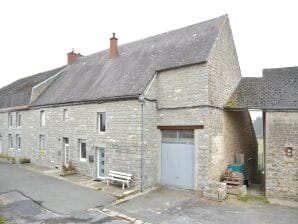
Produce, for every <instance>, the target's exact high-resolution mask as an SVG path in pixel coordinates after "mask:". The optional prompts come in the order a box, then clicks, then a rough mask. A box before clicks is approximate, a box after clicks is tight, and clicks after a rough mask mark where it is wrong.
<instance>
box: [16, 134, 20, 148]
mask: <svg viewBox="0 0 298 224" xmlns="http://www.w3.org/2000/svg"><path fill="white" fill-rule="evenodd" d="M16 149H21V135H18V134H17V135H16Z"/></svg>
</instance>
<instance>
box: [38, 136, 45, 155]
mask: <svg viewBox="0 0 298 224" xmlns="http://www.w3.org/2000/svg"><path fill="white" fill-rule="evenodd" d="M45 149H46V137H45V136H44V135H40V136H39V151H40V152H44V151H45Z"/></svg>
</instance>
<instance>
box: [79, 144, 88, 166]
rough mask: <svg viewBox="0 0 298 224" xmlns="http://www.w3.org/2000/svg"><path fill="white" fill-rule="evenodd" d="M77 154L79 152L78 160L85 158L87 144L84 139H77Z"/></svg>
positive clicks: (84, 159)
mask: <svg viewBox="0 0 298 224" xmlns="http://www.w3.org/2000/svg"><path fill="white" fill-rule="evenodd" d="M79 151H80V152H79V154H80V161H83V162H84V161H86V160H87V144H86V141H84V140H79Z"/></svg>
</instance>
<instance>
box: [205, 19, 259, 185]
mask: <svg viewBox="0 0 298 224" xmlns="http://www.w3.org/2000/svg"><path fill="white" fill-rule="evenodd" d="M208 74H209V75H208V86H209V92H208V105H209V111H208V114H209V116H208V126H209V143H208V148H209V154H210V156H209V170H210V172H209V178H210V179H211V180H217V181H218V180H220V176H221V174H222V173H223V172H224V170H225V169H226V167H227V165H228V163H231V162H234V159H235V152H236V151H237V150H239V144H228V142H229V141H230V139H237V138H239V137H240V135H241V134H239V133H238V132H235V131H227V130H229V129H230V126H231V124H230V123H231V122H228V120H227V119H226V112H224V108H223V107H224V105H225V103H226V102H227V100H228V98H229V97H230V95H231V94H232V93H233V91H234V89H235V88H236V87H237V85H238V83H239V81H240V79H241V71H240V67H239V62H238V57H237V52H236V48H235V44H234V40H233V35H232V31H231V28H230V25H229V21H227V22H226V23H225V24H224V28H223V30H222V33H221V34H220V36H219V37H218V40H217V41H216V43H215V46H214V48H213V50H212V53H211V55H210V58H209V61H208ZM248 117H249V115H248ZM248 117H244V116H242V118H245V121H244V122H247V120H248ZM231 119H232V118H231ZM231 119H230V121H231ZM233 122H234V123H236V124H237V125H235V126H238V127H240V126H243V125H242V123H241V122H240V121H239V120H238V119H237V118H235V121H233ZM233 122H232V123H233ZM247 127H248V128H249V129H251V130H249V132H251V131H253V127H252V125H251V126H247ZM238 131H239V130H238ZM250 137H251V139H247V142H252V141H254V138H253V136H250ZM247 142H243V144H245V145H246V144H248V143H247ZM243 147H246V146H243ZM252 150H253V149H252Z"/></svg>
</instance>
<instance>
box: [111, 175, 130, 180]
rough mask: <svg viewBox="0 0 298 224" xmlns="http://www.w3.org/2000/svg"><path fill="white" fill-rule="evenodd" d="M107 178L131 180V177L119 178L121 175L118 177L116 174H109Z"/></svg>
mask: <svg viewBox="0 0 298 224" xmlns="http://www.w3.org/2000/svg"><path fill="white" fill-rule="evenodd" d="M109 177H118V178H121V179H125V180H131V177H128V176H121V175H118V174H109Z"/></svg>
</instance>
